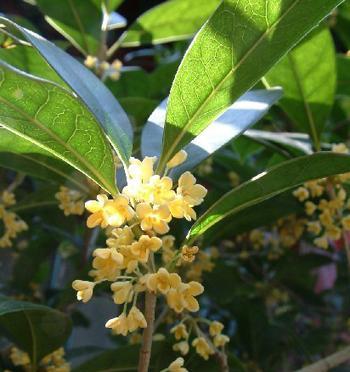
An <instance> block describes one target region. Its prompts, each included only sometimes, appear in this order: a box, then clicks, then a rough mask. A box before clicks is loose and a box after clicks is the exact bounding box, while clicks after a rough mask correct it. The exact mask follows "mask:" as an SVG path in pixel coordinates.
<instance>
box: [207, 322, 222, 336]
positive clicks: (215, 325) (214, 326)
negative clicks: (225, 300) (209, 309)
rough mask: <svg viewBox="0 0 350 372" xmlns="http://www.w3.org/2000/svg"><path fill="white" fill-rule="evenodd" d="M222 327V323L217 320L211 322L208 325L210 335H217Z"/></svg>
mask: <svg viewBox="0 0 350 372" xmlns="http://www.w3.org/2000/svg"><path fill="white" fill-rule="evenodd" d="M223 329H224V325H223V324H222V323H220V322H218V321H214V322H211V323H210V326H209V333H210V336H212V337H214V336H217V335H218V334H220V333H221V332H222V330H223Z"/></svg>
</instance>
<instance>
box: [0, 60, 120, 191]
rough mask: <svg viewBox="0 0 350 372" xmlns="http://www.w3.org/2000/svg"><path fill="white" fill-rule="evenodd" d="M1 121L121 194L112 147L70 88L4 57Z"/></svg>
mask: <svg viewBox="0 0 350 372" xmlns="http://www.w3.org/2000/svg"><path fill="white" fill-rule="evenodd" d="M0 88H1V89H0V124H1V125H2V126H3V127H5V128H6V129H8V130H9V131H10V132H12V133H14V134H16V135H18V136H20V137H22V138H23V139H24V140H26V141H30V142H31V143H32V144H34V145H36V146H38V147H40V148H42V149H44V150H45V151H47V152H49V153H51V154H52V156H53V157H57V158H59V159H61V160H63V161H65V162H67V163H68V164H70V165H71V166H73V167H74V168H76V169H78V170H79V171H80V172H82V173H84V174H85V175H86V176H88V177H89V178H91V179H92V180H94V181H95V182H96V183H97V184H98V185H100V186H101V187H102V188H103V189H105V190H106V191H108V192H109V193H111V194H116V192H117V190H116V186H115V167H114V159H113V154H112V151H111V148H110V146H109V143H108V141H107V139H106V138H105V136H104V133H103V132H102V130H101V129H100V127H99V125H98V123H97V122H96V120H95V118H94V117H93V116H92V115H91V113H90V112H89V111H88V110H87V109H86V108H85V107H84V106H83V105H82V104H81V103H80V101H79V100H78V99H77V98H76V97H75V96H74V95H73V94H71V93H70V92H69V91H67V90H65V89H64V88H61V87H60V86H58V85H56V84H55V83H51V82H49V81H46V80H43V79H39V78H35V77H34V76H31V75H28V74H24V73H22V72H20V71H19V70H16V69H14V68H13V67H10V66H9V65H7V64H5V63H3V62H0Z"/></svg>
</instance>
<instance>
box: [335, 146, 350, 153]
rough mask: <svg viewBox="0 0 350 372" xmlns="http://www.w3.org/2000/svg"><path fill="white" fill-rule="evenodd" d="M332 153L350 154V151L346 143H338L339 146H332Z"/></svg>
mask: <svg viewBox="0 0 350 372" xmlns="http://www.w3.org/2000/svg"><path fill="white" fill-rule="evenodd" d="M332 151H333V152H336V153H338V154H348V153H349V149H348V148H347V146H346V145H345V143H337V144H334V145H332Z"/></svg>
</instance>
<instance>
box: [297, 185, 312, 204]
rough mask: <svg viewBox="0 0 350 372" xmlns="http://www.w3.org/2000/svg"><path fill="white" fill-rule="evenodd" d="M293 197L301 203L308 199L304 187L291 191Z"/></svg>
mask: <svg viewBox="0 0 350 372" xmlns="http://www.w3.org/2000/svg"><path fill="white" fill-rule="evenodd" d="M293 195H294V196H295V197H296V198H297V199H298V200H299V201H300V202H303V201H305V200H306V199H308V198H309V196H310V194H309V191H308V190H307V189H306V188H305V187H298V188H297V189H296V190H295V191H293Z"/></svg>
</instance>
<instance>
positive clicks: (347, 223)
mask: <svg viewBox="0 0 350 372" xmlns="http://www.w3.org/2000/svg"><path fill="white" fill-rule="evenodd" d="M341 223H342V225H343V227H344V229H345V230H347V231H349V230H350V215H349V216H346V217H343V218H342V220H341Z"/></svg>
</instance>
